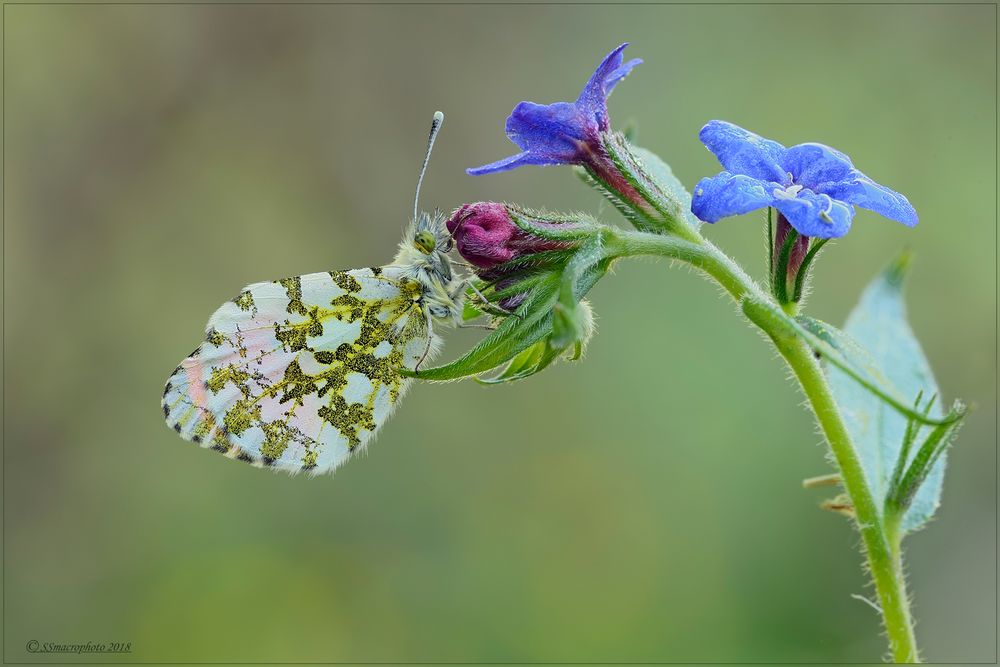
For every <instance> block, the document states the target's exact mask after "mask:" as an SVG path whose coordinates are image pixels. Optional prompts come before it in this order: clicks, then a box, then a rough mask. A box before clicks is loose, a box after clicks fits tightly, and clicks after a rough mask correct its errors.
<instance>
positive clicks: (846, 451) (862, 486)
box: [745, 308, 919, 662]
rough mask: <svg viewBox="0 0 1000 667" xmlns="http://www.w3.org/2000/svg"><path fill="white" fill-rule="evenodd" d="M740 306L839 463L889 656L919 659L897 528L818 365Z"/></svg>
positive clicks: (805, 349)
mask: <svg viewBox="0 0 1000 667" xmlns="http://www.w3.org/2000/svg"><path fill="white" fill-rule="evenodd" d="M745 312H747V315H748V316H749V317H750V319H751V320H752V321H753V322H754V323H755V324H757V325H758V326H759V327H760V328H761V329H763V330H764V331H766V332H767V333H768V335H770V336H771V338H772V340H774V343H775V346H777V348H778V351H779V352H780V353H781V356H783V357H784V358H785V361H786V362H788V365H789V366H790V367H791V369H792V371H794V373H795V376H796V377H797V378H798V380H799V383H800V384H801V385H802V391H803V392H804V393H805V395H806V398H808V399H809V403H810V405H812V409H813V412H814V413H815V415H816V419H817V421H818V422H819V424H820V427H821V428H822V429H823V433H824V435H826V439H827V442H829V443H830V450H831V451H832V452H833V456H834V458H835V459H836V461H837V466H838V467H839V468H840V475H841V478H842V479H843V486H844V490H845V491H846V492H847V495H848V497H849V498H850V499H851V505H852V506H853V508H854V513H855V517H856V521H857V525H858V530H859V531H860V532H861V539H862V542H863V543H864V546H865V554H866V555H867V557H868V569H869V571H870V572H871V576H872V579H873V580H874V582H875V590H876V592H877V594H878V598H879V607H880V609H881V610H882V618H883V621H884V623H885V629H886V635H887V636H888V638H889V647H890V650H891V651H892V657H893V660H894V661H895V662H918V661H919V656H918V654H917V642H916V637H915V636H914V633H913V619H912V618H911V616H910V601H909V597H908V596H907V594H906V580H905V578H904V576H903V568H902V556H901V553H900V549H899V544H900V536H899V533H898V530H894V529H890V528H891V527H890V526H889V525H887V524H886V522H885V521H884V519H883V517H882V515H881V512H880V507H879V504H878V502H877V501H876V499H875V497H874V496H873V495H872V493H871V491H870V489H869V488H868V482H867V480H866V479H865V473H864V469H863V468H862V466H861V460H860V459H859V458H858V454H857V450H856V449H855V448H854V444H853V442H852V441H851V436H850V434H849V433H848V431H847V428H846V427H845V426H844V421H843V419H842V418H841V416H840V412H839V411H838V409H837V404H836V402H835V401H834V399H833V395H832V393H831V392H830V387H829V385H828V384H827V381H826V376H825V374H824V373H823V369H822V368H821V367H820V365H819V362H818V361H817V360H816V358H815V357H814V356H813V353H812V350H811V349H810V348H809V346H808V345H806V344H805V342H803V341H802V339H800V338H799V337H798V336H795V335H790V334H787V333H785V332H784V331H783V328H781V327H780V325H775V323H773V322H768V321H767V318H768V316H769V315H770V313H769V312H767V311H764V310H763V309H761V310H760V311H757V312H756V313H753V312H752V309H750V308H745ZM764 313H767V314H766V315H765V314H764ZM760 315H763V316H760Z"/></svg>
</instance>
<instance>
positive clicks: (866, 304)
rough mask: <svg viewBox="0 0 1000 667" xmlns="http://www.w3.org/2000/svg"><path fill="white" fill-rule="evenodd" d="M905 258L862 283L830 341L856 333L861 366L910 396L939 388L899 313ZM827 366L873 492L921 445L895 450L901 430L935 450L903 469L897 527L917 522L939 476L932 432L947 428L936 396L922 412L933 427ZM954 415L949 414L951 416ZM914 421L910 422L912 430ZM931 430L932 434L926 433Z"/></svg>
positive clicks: (930, 510) (927, 509)
mask: <svg viewBox="0 0 1000 667" xmlns="http://www.w3.org/2000/svg"><path fill="white" fill-rule="evenodd" d="M906 264H907V258H906V257H905V256H903V257H900V258H899V259H897V260H896V261H895V262H893V264H892V265H890V266H889V268H887V269H886V270H885V271H883V272H882V273H881V274H880V275H879V276H877V277H876V278H875V279H874V280H873V281H872V282H871V283H870V284H869V285H868V287H867V288H866V289H865V291H864V293H863V294H862V295H861V300H860V301H859V302H858V305H857V306H856V307H855V308H854V310H853V311H852V312H851V314H850V316H849V317H848V318H847V324H846V325H845V327H844V332H843V334H841V335H840V337H839V338H840V341H839V343H838V344H839V345H844V344H845V343H844V341H848V340H853V341H856V342H855V343H853V344H854V345H856V346H859V347H860V348H863V349H865V350H867V351H868V355H870V356H869V357H868V359H867V360H866V361H865V362H863V363H864V365H865V366H868V367H869V369H872V370H869V372H870V373H872V374H875V373H877V374H878V375H881V376H882V377H884V378H885V380H886V381H887V382H888V383H889V384H890V385H891V386H892V387H894V388H895V389H896V391H898V392H900V393H902V394H903V396H904V397H906V399H907V400H908V401H909V402H910V404H912V403H913V402H914V400H915V399H916V398H917V396H918V395H921V394H922V395H923V396H924V397H925V400H927V399H929V398H930V397H934V396H939V395H940V392H939V390H938V386H937V382H936V381H935V380H934V374H933V373H932V371H931V368H930V364H929V363H928V362H927V358H926V357H925V356H924V353H923V350H922V349H921V348H920V343H919V342H918V341H917V338H916V336H915V335H914V333H913V330H912V329H911V328H910V325H909V324H908V322H907V319H906V307H905V304H904V301H903V291H902V287H903V276H904V273H905V268H906ZM849 356H850V357H852V358H855V359H856V358H858V356H859V354H858V352H857V350H854V351H852V352H851V353H850V354H849ZM827 373H828V376H829V379H830V386H831V389H832V391H833V395H834V399H835V400H836V402H837V405H838V407H839V408H840V411H841V414H842V417H843V419H844V423H845V425H846V427H847V429H848V431H849V432H850V434H851V438H852V440H853V441H854V444H855V447H856V448H857V450H858V455H859V457H860V459H861V463H862V466H863V467H864V470H865V475H866V477H867V480H868V484H869V487H870V488H871V491H872V494H873V495H874V496H875V498H876V499H878V500H880V501H882V502H883V503H884V502H885V499H886V498H887V497H888V496H889V494H890V492H891V491H892V482H893V473H894V471H895V470H896V469H897V467H906V466H912V462H913V460H914V459H916V458H917V455H918V454H919V452H920V450H921V449H923V448H922V447H912V448H911V447H905V449H906V450H908V451H905V452H903V450H904V444H905V443H907V438H908V437H909V441H910V442H917V443H919V442H927V443H928V446H929V447H932V448H933V449H935V450H937V453H936V454H935V455H934V456H933V458H932V457H931V456H924V460H923V463H924V464H925V465H928V466H929V470H923V471H915V472H914V474H910V473H909V472H908V477H910V478H911V479H918V482H919V488H916V489H910V490H909V493H910V495H909V498H908V501H909V503H908V504H909V506H908V507H906V508H905V514H904V515H903V517H902V522H901V524H900V527H901V528H902V530H903V531H904V532H909V531H912V530H915V529H917V528H920V527H921V526H922V525H924V524H925V523H926V522H927V521H928V520H929V519H930V518H931V517H932V516H933V515H934V512H935V510H936V509H937V507H938V504H939V503H940V498H941V487H942V483H943V480H944V467H945V459H944V456H942V455H941V452H942V451H943V447H942V446H939V443H938V442H935V441H934V439H935V438H936V439H937V440H940V439H941V437H942V436H943V435H944V434H945V432H946V431H948V432H953V431H954V428H953V427H952V426H951V425H950V424H949V423H948V422H947V420H946V419H945V415H944V413H943V411H942V409H941V407H940V402H938V403H936V404H934V405H930V406H928V408H927V409H926V410H925V411H926V415H927V417H928V418H930V419H937V420H938V421H939V422H941V421H944V422H945V425H943V426H938V427H936V428H935V427H928V426H917V425H916V424H915V423H914V425H913V426H911V425H910V422H911V419H909V418H908V417H907V416H906V415H904V414H901V413H900V411H899V410H898V409H894V408H893V407H892V406H890V405H887V404H886V403H885V401H883V400H880V398H879V397H877V396H875V395H873V394H872V393H871V392H870V391H867V390H866V389H865V388H863V387H862V386H860V385H859V384H858V382H857V381H856V379H855V378H853V377H850V376H849V375H848V373H845V372H844V370H843V369H841V368H838V367H836V366H829V367H828V369H827ZM953 415H954V413H953ZM959 418H960V417H959V416H957V415H956V416H955V418H954V419H952V420H951V421H952V422H955V421H957V420H958V419H959ZM914 422H916V420H914ZM908 427H909V430H910V433H909V434H908V433H907V431H908ZM914 428H916V429H917V430H916V432H915V433H914V432H913V429H914ZM932 434H934V438H932V439H931V440H930V441H928V440H927V438H928V437H929V436H931V435H932ZM915 450H916V451H915ZM901 452H903V453H904V454H905V455H906V456H907V457H908V458H909V459H910V460H909V461H905V462H903V463H904V465H903V466H899V465H898V463H899V462H898V459H899V457H900V454H901ZM927 453H928V454H930V453H931V452H930V451H928V452H927ZM918 466H919V464H918ZM918 473H922V475H921V474H918ZM904 507H905V505H904Z"/></svg>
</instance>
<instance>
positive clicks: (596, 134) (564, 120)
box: [466, 43, 642, 176]
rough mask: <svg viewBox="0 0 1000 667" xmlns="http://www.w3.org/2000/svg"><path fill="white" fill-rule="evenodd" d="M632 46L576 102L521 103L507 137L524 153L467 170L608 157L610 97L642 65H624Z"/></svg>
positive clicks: (603, 67) (604, 64) (607, 62)
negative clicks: (600, 154)
mask: <svg viewBox="0 0 1000 667" xmlns="http://www.w3.org/2000/svg"><path fill="white" fill-rule="evenodd" d="M626 46H628V43H625V44H622V45H621V46H619V47H618V48H617V49H615V50H614V51H612V52H611V53H609V54H608V55H607V57H605V58H604V60H603V61H601V64H600V65H598V66H597V70H596V71H595V72H594V74H593V76H591V77H590V80H589V81H588V82H587V85H586V86H584V88H583V92H582V93H580V97H578V98H577V100H576V102H556V103H555V104H535V103H534V102H521V103H520V104H518V105H517V106H516V107H514V110H513V111H512V112H511V114H510V116H508V117H507V125H506V129H507V136H508V137H509V138H510V140H511V141H513V142H514V143H515V144H517V146H518V148H520V149H521V152H520V153H518V154H517V155H512V156H510V157H508V158H504V159H503V160H499V161H497V162H493V163H491V164H487V165H484V166H482V167H476V168H474V169H467V170H466V171H467V172H468V173H469V174H472V175H473V176H480V175H482V174H492V173H494V172H497V171H506V170H508V169H516V168H517V167H520V166H522V165H526V164H535V165H551V164H584V163H586V162H588V161H590V160H591V159H592V156H593V155H594V154H595V152H602V151H603V147H602V145H601V141H600V133H601V132H606V131H607V130H608V127H609V122H608V96H609V95H610V94H611V91H612V90H613V89H614V87H615V86H616V85H617V84H618V82H619V81H621V80H622V79H624V78H625V77H626V76H627V75H628V73H629V72H630V71H632V68H633V67H635V66H636V65H638V64H639V63H641V62H642V60H640V59H638V58H636V59H635V60H630V61H628V62H627V63H624V64H622V61H623V57H622V51H624V50H625V47H626Z"/></svg>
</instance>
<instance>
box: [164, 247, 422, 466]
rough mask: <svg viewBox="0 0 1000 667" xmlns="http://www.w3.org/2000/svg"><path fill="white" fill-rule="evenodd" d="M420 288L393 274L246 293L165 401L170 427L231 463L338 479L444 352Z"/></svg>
mask: <svg viewBox="0 0 1000 667" xmlns="http://www.w3.org/2000/svg"><path fill="white" fill-rule="evenodd" d="M421 296H422V287H421V285H420V284H419V283H418V282H417V281H415V280H413V279H411V278H407V277H405V276H403V275H402V270H401V269H399V268H398V267H395V266H389V267H385V268H383V269H379V268H373V269H358V270H354V271H344V272H329V273H312V274H309V275H304V276H298V277H295V278H287V279H284V280H278V281H274V282H263V283H254V284H252V285H249V286H247V287H246V288H245V289H244V290H243V291H242V292H240V294H239V295H238V296H237V297H236V298H235V299H233V300H232V301H230V302H227V303H226V304H224V305H223V306H222V307H220V308H219V309H218V310H217V311H216V312H215V314H214V315H212V318H211V319H210V320H209V322H208V326H207V330H206V334H205V341H204V342H203V343H202V344H201V345H200V346H199V347H198V349H196V350H195V351H194V352H193V353H192V354H191V356H189V357H188V358H187V359H185V360H184V361H182V362H181V364H180V365H179V366H178V367H177V369H176V370H175V371H174V373H173V375H171V376H170V379H169V380H168V381H167V386H166V389H165V390H164V392H163V414H164V416H165V418H166V421H167V424H168V425H169V426H171V427H172V428H173V429H174V430H176V431H177V432H178V433H179V434H180V435H181V437H183V438H185V439H187V440H191V441H193V442H196V443H198V444H200V445H201V446H202V447H210V448H212V449H214V450H216V451H218V452H221V453H224V454H226V455H227V456H229V457H232V458H237V459H241V460H244V461H248V462H250V463H254V464H258V465H265V466H270V467H274V468H277V469H280V470H286V471H289V472H296V471H298V470H309V471H311V472H314V473H321V472H326V471H329V470H333V469H334V468H336V467H337V466H339V465H340V464H342V463H343V462H344V461H346V460H347V459H348V458H349V457H350V456H351V454H353V453H354V452H357V451H359V450H360V449H362V448H363V447H364V446H365V444H366V443H367V442H368V441H369V440H370V439H371V438H372V436H373V435H374V434H375V432H376V431H377V430H378V427H379V426H380V425H381V424H382V423H383V422H384V421H385V420H386V419H387V418H388V416H389V414H390V413H391V411H392V408H393V406H394V405H395V403H396V401H398V400H399V398H400V396H402V394H403V392H404V391H405V389H406V385H407V380H406V379H404V378H402V377H401V376H400V375H399V374H398V373H397V369H399V368H402V367H405V368H410V369H412V368H414V367H415V366H416V365H417V363H418V362H419V360H420V359H421V358H423V357H424V356H425V355H426V354H427V353H428V350H429V349H430V348H432V347H434V346H435V342H434V341H433V340H432V338H433V334H432V332H431V331H430V326H429V323H428V321H427V319H426V316H425V314H424V312H423V310H422V308H421V304H420V299H421Z"/></svg>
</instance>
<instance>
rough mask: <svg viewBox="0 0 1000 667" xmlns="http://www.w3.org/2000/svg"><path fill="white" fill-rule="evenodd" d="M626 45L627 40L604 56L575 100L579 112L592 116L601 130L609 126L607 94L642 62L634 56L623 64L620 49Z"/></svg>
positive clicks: (623, 48) (622, 49)
mask: <svg viewBox="0 0 1000 667" xmlns="http://www.w3.org/2000/svg"><path fill="white" fill-rule="evenodd" d="M626 46H628V42H625V43H624V44H622V45H621V46H619V47H618V48H617V49H615V50H614V51H612V52H611V53H609V54H608V55H606V56H605V57H604V60H602V61H601V64H600V65H598V66H597V69H596V70H594V73H593V74H592V75H591V76H590V80H589V81H587V85H586V86H584V87H583V91H582V92H581V93H580V97H578V98H577V100H576V104H577V107H579V109H580V111H581V113H584V114H586V115H587V116H588V117H589V118H593V119H594V120H595V121H596V122H597V127H598V129H599V130H601V131H604V130H607V129H608V127H609V120H608V96H609V95H611V91H612V90H614V87H615V86H617V85H618V82H619V81H621V80H622V79H624V78H625V77H626V76H628V74H629V72H631V71H632V69H633V68H634V67H635V66H636V65H638V64H640V63H641V62H642V60H641V59H640V58H635V59H633V60H630V61H628V62H627V63H625V64H624V65H623V64H622V60H624V57H623V56H622V51H624V50H625V47H626Z"/></svg>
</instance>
